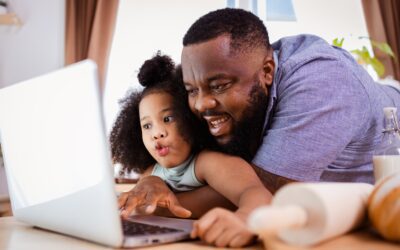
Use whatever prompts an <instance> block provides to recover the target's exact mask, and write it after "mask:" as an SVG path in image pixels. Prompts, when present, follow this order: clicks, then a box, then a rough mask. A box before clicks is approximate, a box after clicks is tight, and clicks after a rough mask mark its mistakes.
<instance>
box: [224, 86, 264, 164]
mask: <svg viewBox="0 0 400 250" xmlns="http://www.w3.org/2000/svg"><path fill="white" fill-rule="evenodd" d="M267 106H268V96H267V95H266V94H265V92H264V90H263V89H262V88H261V87H260V85H259V84H258V83H256V84H255V85H254V86H253V88H252V89H251V91H250V94H249V104H248V106H247V108H246V109H245V110H244V113H243V114H244V115H243V117H242V119H241V120H240V121H237V123H236V124H234V129H233V133H232V139H231V140H230V141H229V142H228V143H226V144H224V145H219V146H220V148H219V149H220V151H222V152H224V153H227V154H231V155H237V156H239V157H242V158H243V159H245V160H246V161H248V162H250V161H251V160H252V159H253V157H254V155H255V154H256V152H257V149H258V147H259V146H260V143H261V140H262V138H261V136H262V131H263V126H264V120H265V115H266V110H267Z"/></svg>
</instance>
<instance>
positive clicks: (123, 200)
mask: <svg viewBox="0 0 400 250" xmlns="http://www.w3.org/2000/svg"><path fill="white" fill-rule="evenodd" d="M128 196H129V193H121V194H120V195H119V197H118V208H119V209H121V208H123V207H124V206H125V203H126V200H127V199H128Z"/></svg>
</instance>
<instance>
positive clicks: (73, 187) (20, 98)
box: [0, 60, 192, 247]
mask: <svg viewBox="0 0 400 250" xmlns="http://www.w3.org/2000/svg"><path fill="white" fill-rule="evenodd" d="M97 79H98V77H97V67H96V65H95V63H94V62H92V61H89V60H86V61H82V62H80V63H77V64H74V65H71V66H68V67H65V68H63V69H61V70H58V71H55V72H52V73H49V74H46V75H43V76H40V77H36V78H33V79H31V80H27V81H24V82H21V83H19V84H15V85H12V86H9V87H6V88H3V89H0V141H1V144H2V149H3V155H4V163H5V167H6V176H7V181H8V188H9V192H10V199H11V205H12V210H13V214H14V216H15V218H17V219H18V220H21V221H23V222H26V223H29V224H31V225H34V226H37V227H40V228H45V229H48V230H52V231H55V232H59V233H63V234H67V235H72V236H75V237H79V238H82V239H86V240H90V241H94V242H98V243H101V244H105V245H108V246H113V247H138V246H145V245H149V244H160V243H164V242H173V241H177V240H181V239H185V238H187V237H188V235H189V233H190V230H191V228H192V221H191V220H183V219H171V218H162V217H156V216H134V217H131V219H130V221H134V222H140V223H145V224H152V225H158V226H160V227H157V228H155V231H162V232H153V231H152V230H154V228H153V229H151V230H150V229H147V228H146V229H145V230H144V231H145V232H144V233H138V232H130V233H129V235H127V234H126V233H123V226H122V224H124V225H125V224H126V223H125V222H124V223H122V222H121V219H120V216H119V211H118V206H117V197H116V193H115V191H114V178H113V168H112V164H111V160H110V152H109V148H108V140H107V135H106V132H105V126H104V121H103V114H102V108H101V107H102V105H101V98H100V92H99V87H98V85H99V84H98V80H97ZM125 227H130V228H132V227H133V226H132V225H131V224H130V223H129V225H125V226H124V228H125ZM144 227H146V226H144ZM165 227H172V228H175V229H172V230H170V229H166V228H165ZM135 228H136V227H135ZM133 230H134V231H135V230H138V229H133Z"/></svg>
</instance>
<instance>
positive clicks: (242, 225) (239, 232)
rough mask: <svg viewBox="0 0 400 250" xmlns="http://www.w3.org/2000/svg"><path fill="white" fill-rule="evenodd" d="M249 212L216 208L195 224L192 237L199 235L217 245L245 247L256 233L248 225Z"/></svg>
mask: <svg viewBox="0 0 400 250" xmlns="http://www.w3.org/2000/svg"><path fill="white" fill-rule="evenodd" d="M247 216H248V215H247V214H245V213H241V212H239V211H237V212H236V213H233V212H231V211H228V210H226V209H222V208H214V209H212V210H210V211H209V212H208V213H206V214H205V215H204V216H203V217H201V218H200V219H199V220H198V221H196V222H195V223H194V224H193V230H192V232H191V234H190V237H191V238H196V237H199V238H200V239H202V240H203V241H205V242H207V243H209V244H212V245H215V246H217V247H243V246H245V245H248V244H250V243H252V242H253V241H254V239H255V237H256V236H255V235H254V234H253V233H251V232H250V231H249V230H248V229H247V227H246V220H247Z"/></svg>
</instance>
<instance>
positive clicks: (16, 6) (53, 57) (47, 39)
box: [0, 0, 65, 195]
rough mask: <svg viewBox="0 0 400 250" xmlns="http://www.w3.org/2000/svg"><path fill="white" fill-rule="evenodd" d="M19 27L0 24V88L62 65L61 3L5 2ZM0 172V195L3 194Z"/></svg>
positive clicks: (36, 0)
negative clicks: (18, 20)
mask: <svg viewBox="0 0 400 250" xmlns="http://www.w3.org/2000/svg"><path fill="white" fill-rule="evenodd" d="M7 3H8V5H9V6H8V10H9V12H15V13H16V14H17V15H18V16H19V18H20V19H21V20H22V22H23V24H22V26H20V27H18V26H14V25H10V26H8V25H0V88H2V87H5V86H7V85H10V84H13V83H16V82H19V81H23V80H26V79H29V78H32V77H34V76H38V75H41V74H44V73H46V72H49V71H52V70H55V69H58V68H61V67H62V66H63V65H64V37H65V36H64V33H65V0H34V1H32V0H9V1H7ZM4 184H5V176H4V171H3V169H0V195H2V194H4V193H5V192H6V185H4Z"/></svg>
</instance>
